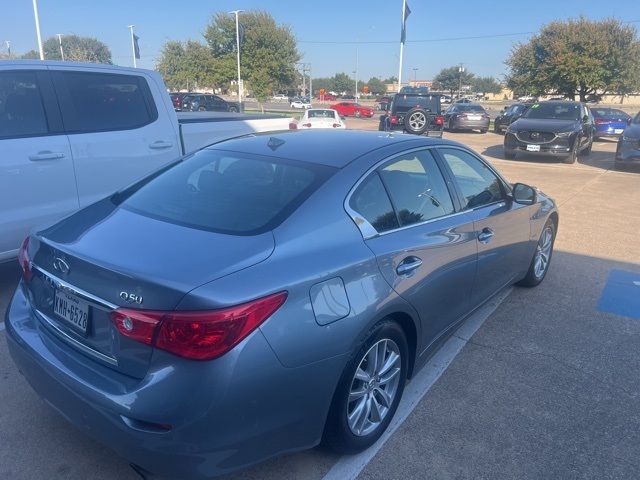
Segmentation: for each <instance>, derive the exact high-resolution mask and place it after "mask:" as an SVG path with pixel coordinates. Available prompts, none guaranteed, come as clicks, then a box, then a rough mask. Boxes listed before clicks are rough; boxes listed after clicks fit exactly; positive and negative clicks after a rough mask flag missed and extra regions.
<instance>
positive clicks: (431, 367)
mask: <svg viewBox="0 0 640 480" xmlns="http://www.w3.org/2000/svg"><path fill="white" fill-rule="evenodd" d="M512 290H513V288H512V287H509V288H506V289H504V290H502V291H501V292H500V293H498V294H497V295H496V296H495V297H493V298H492V299H491V300H490V301H489V302H487V303H486V304H485V305H483V306H482V307H481V308H480V309H478V310H477V311H476V312H475V313H474V314H473V315H471V316H470V317H469V318H468V319H467V320H465V321H464V323H463V324H462V325H461V326H460V328H458V331H457V332H456V333H455V334H454V335H452V336H451V338H449V340H447V341H446V342H445V344H444V345H443V346H442V347H441V348H440V349H439V350H438V351H437V352H436V354H435V355H434V356H433V357H431V359H430V360H429V362H428V363H427V364H426V365H425V366H424V368H422V370H420V371H419V372H418V374H417V375H416V376H415V377H413V378H412V379H411V381H410V382H409V383H408V384H407V386H406V387H405V390H404V394H403V395H402V400H401V401H400V405H398V410H397V411H396V414H395V416H394V417H393V420H392V421H391V423H390V424H389V427H388V428H387V430H386V431H385V432H384V433H383V434H382V436H381V437H380V439H379V440H378V441H377V442H376V443H375V444H373V445H372V446H371V447H369V448H368V449H367V450H365V451H364V452H361V453H359V454H357V455H345V456H343V457H341V458H340V459H339V460H338V461H337V462H336V463H335V464H334V465H333V467H331V469H330V470H329V471H328V472H327V473H326V475H325V476H324V477H323V478H322V480H354V479H355V478H356V477H357V476H358V475H359V474H360V472H361V471H362V470H363V469H364V467H366V466H367V464H368V463H369V462H370V461H371V460H372V459H373V457H375V456H376V454H377V453H378V451H379V450H380V449H381V448H382V447H383V445H384V444H385V442H386V441H387V440H388V439H389V438H390V437H391V435H393V433H394V432H395V431H396V430H397V429H398V427H400V425H402V423H403V422H404V421H405V420H406V419H407V417H408V416H409V415H410V414H411V412H412V411H413V409H414V408H416V406H417V405H418V403H419V402H420V400H422V397H424V396H425V395H426V393H427V392H428V391H429V389H430V388H431V387H432V386H433V385H434V384H435V383H436V381H437V380H438V378H440V375H442V374H443V373H444V371H445V370H446V369H447V367H448V366H449V365H450V364H451V362H453V360H454V359H455V358H456V356H457V355H458V353H460V351H461V350H462V348H463V347H464V346H465V345H466V344H467V342H468V341H469V340H470V339H471V337H472V336H473V334H474V333H475V332H476V331H477V330H478V329H479V328H480V327H481V326H482V324H483V323H484V322H485V320H486V319H487V318H489V316H490V315H491V314H492V313H493V312H494V311H495V310H496V309H497V308H498V306H499V305H500V304H501V303H502V302H503V301H504V300H505V299H506V298H507V297H508V296H509V295H510V294H511V292H512Z"/></svg>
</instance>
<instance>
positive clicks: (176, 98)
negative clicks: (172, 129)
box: [169, 92, 193, 112]
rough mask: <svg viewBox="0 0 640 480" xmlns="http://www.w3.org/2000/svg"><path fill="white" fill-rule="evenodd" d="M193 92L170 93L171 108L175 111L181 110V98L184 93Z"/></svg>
mask: <svg viewBox="0 0 640 480" xmlns="http://www.w3.org/2000/svg"><path fill="white" fill-rule="evenodd" d="M192 93H193V92H174V93H170V94H169V97H170V98H171V103H173V109H174V110H175V111H176V112H180V111H182V99H183V98H184V97H185V95H190V94H192Z"/></svg>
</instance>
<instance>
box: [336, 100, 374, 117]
mask: <svg viewBox="0 0 640 480" xmlns="http://www.w3.org/2000/svg"><path fill="white" fill-rule="evenodd" d="M331 108H332V109H333V110H335V111H337V112H338V113H339V114H340V116H342V117H367V118H368V117H373V108H369V107H364V106H362V105H360V104H359V103H356V102H340V103H335V104H333V105H331Z"/></svg>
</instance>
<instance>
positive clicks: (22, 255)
mask: <svg viewBox="0 0 640 480" xmlns="http://www.w3.org/2000/svg"><path fill="white" fill-rule="evenodd" d="M29 239H30V237H27V238H25V239H24V240H23V242H22V246H21V247H20V250H19V251H18V262H19V263H20V267H22V278H23V279H24V280H25V281H27V282H29V281H31V277H33V271H32V270H31V258H30V257H29Z"/></svg>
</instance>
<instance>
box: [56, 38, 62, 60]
mask: <svg viewBox="0 0 640 480" xmlns="http://www.w3.org/2000/svg"><path fill="white" fill-rule="evenodd" d="M56 37H58V44H59V45H60V56H61V57H62V61H63V62H64V50H63V49H62V34H61V33H56Z"/></svg>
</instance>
